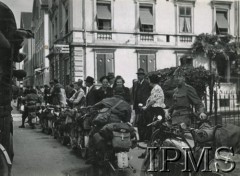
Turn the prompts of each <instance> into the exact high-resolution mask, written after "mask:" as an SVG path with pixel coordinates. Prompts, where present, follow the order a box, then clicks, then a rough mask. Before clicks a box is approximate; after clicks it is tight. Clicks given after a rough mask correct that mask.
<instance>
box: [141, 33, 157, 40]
mask: <svg viewBox="0 0 240 176" xmlns="http://www.w3.org/2000/svg"><path fill="white" fill-rule="evenodd" d="M140 41H142V42H153V41H154V36H153V34H140Z"/></svg>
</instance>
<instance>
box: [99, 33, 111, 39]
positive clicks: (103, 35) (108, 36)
mask: <svg viewBox="0 0 240 176" xmlns="http://www.w3.org/2000/svg"><path fill="white" fill-rule="evenodd" d="M97 39H98V40H112V33H108V32H98V33H97Z"/></svg>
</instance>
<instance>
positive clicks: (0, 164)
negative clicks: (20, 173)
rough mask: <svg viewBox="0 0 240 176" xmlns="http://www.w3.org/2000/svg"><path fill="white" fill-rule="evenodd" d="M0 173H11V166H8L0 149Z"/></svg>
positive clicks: (7, 174) (6, 174)
mask: <svg viewBox="0 0 240 176" xmlns="http://www.w3.org/2000/svg"><path fill="white" fill-rule="evenodd" d="M0 175H1V176H10V175H11V168H10V167H9V166H8V164H7V161H6V158H5V156H4V154H3V153H2V151H0Z"/></svg>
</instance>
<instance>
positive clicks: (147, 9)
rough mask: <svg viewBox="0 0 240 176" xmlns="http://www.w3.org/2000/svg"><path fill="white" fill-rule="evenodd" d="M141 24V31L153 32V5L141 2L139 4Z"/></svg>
mask: <svg viewBox="0 0 240 176" xmlns="http://www.w3.org/2000/svg"><path fill="white" fill-rule="evenodd" d="M139 26H140V32H153V28H154V18H153V6H152V5H148V4H140V6H139Z"/></svg>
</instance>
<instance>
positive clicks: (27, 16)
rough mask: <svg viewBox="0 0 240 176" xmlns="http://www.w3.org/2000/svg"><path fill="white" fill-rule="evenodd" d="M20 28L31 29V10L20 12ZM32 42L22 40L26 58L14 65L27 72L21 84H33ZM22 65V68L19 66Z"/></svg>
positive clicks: (32, 40) (31, 40)
mask: <svg viewBox="0 0 240 176" xmlns="http://www.w3.org/2000/svg"><path fill="white" fill-rule="evenodd" d="M20 20H21V21H20V28H23V29H28V30H31V21H32V13H31V12H22V13H21V19H20ZM33 43H34V39H32V38H31V39H26V40H25V41H24V46H23V48H22V52H23V53H25V54H26V58H25V59H24V61H23V62H21V63H19V68H18V65H16V67H17V69H24V70H25V71H26V73H27V76H26V77H25V78H24V79H23V86H30V85H33V76H34V73H33V67H32V56H33ZM21 65H22V68H20V67H21Z"/></svg>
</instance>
